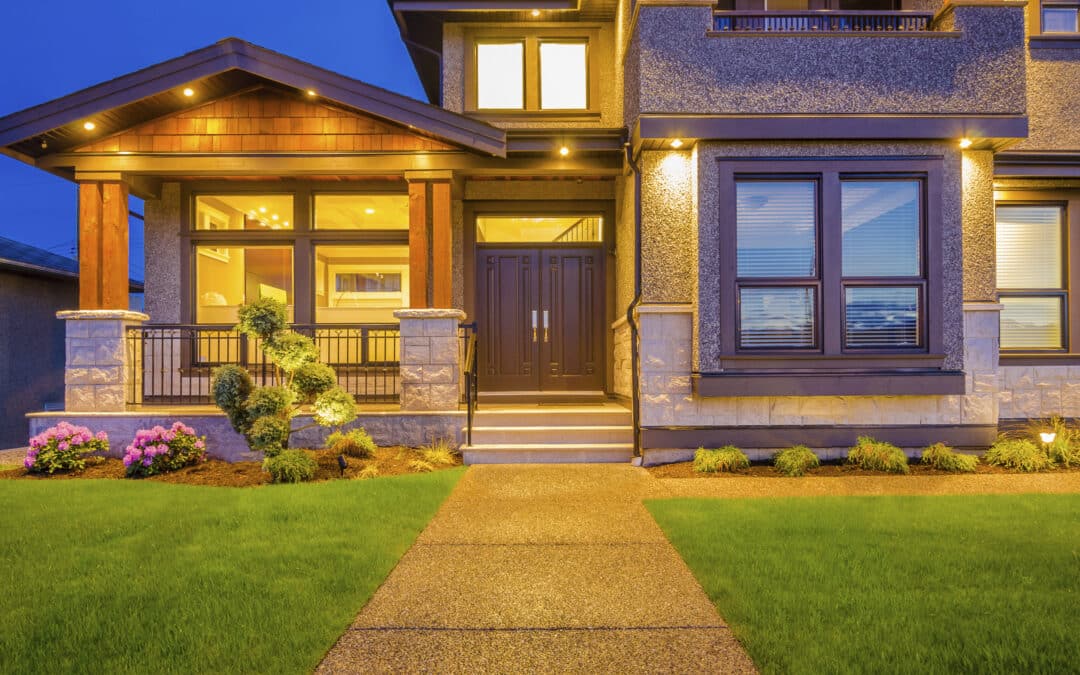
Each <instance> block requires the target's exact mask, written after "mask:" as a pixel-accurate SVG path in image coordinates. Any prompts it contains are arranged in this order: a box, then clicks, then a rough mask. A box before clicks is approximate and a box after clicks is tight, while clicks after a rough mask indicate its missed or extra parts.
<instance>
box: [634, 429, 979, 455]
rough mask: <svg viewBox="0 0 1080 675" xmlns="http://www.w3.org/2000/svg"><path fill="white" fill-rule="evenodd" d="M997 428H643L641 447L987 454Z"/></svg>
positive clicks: (656, 448)
mask: <svg viewBox="0 0 1080 675" xmlns="http://www.w3.org/2000/svg"><path fill="white" fill-rule="evenodd" d="M997 431H998V430H997V426H996V425H959V424H956V425H953V424H941V425H932V424H923V425H914V426H906V425H896V426H833V425H827V426H816V425H813V426H804V425H792V426H746V427H736V426H722V427H721V426H717V427H642V428H641V446H642V449H643V450H647V449H655V450H662V449H679V448H700V447H706V448H717V447H720V446H724V445H735V446H737V447H740V448H777V449H779V448H786V447H790V446H792V445H806V446H809V447H811V448H846V447H850V446H852V445H854V444H855V441H856V439H857V438H858V437H859V436H871V437H873V438H876V439H878V440H882V441H887V442H889V443H893V444H895V445H898V446H900V447H907V448H911V447H925V446H927V445H930V444H932V443H947V444H948V445H951V446H954V447H960V448H985V447H987V446H989V445H990V444H991V443H993V442H994V440H995V439H996V438H997Z"/></svg>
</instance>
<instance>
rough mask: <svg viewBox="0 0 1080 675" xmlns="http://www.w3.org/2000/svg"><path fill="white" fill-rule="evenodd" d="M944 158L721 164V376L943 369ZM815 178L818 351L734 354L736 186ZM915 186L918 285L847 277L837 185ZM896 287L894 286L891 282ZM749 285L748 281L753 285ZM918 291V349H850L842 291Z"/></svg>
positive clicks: (736, 161) (907, 281) (909, 281)
mask: <svg viewBox="0 0 1080 675" xmlns="http://www.w3.org/2000/svg"><path fill="white" fill-rule="evenodd" d="M942 163H943V162H942V159H940V158H937V157H934V158H907V157H904V158H895V159H893V158H867V159H859V158H842V159H836V158H823V159H821V160H815V159H811V160H808V159H805V158H792V159H783V158H780V159H756V158H750V159H731V158H720V159H719V160H718V164H719V167H718V168H719V175H718V177H719V188H720V194H719V198H720V214H719V216H720V218H719V230H718V232H719V238H718V239H719V242H718V243H719V249H720V250H719V252H718V253H719V256H720V258H719V259H720V268H719V269H720V274H719V282H720V283H719V290H720V302H719V305H720V314H719V318H720V326H721V331H720V337H719V341H718V342H719V350H718V352H719V363H718V364H716V365H717V366H718V367H719V369H720V370H721V371H726V370H739V369H755V370H760V369H798V370H803V369H841V370H843V369H864V370H865V369H874V368H900V367H903V368H940V367H941V366H942V364H943V362H944V360H945V355H944V310H943V308H942V299H943V269H942V264H943V262H942V221H941V184H942V171H943V169H942ZM815 175H816V176H818V177H819V178H818V180H819V190H820V194H819V201H818V214H817V219H818V228H819V229H818V242H817V245H818V247H819V252H818V255H819V258H818V273H819V280H820V290H819V293H820V296H819V298H818V312H819V317H818V325H817V327H816V329H817V330H819V331H821V339H820V342H819V348H818V349H815V350H806V349H784V348H773V349H769V350H762V349H741V348H739V346H738V345H739V338H738V331H739V313H738V298H737V295H736V293H737V289H738V288H739V285H740V284H741V283H742V282H743V280H742V279H740V278H739V277H738V276H737V271H736V270H737V262H736V203H735V185H736V181H737V180H739V179H742V178H751V179H757V178H760V177H762V176H770V177H776V178H779V179H783V178H785V177H793V178H802V179H805V178H806V177H807V176H815ZM883 179H884V180H891V179H896V180H912V179H917V180H920V181H921V199H920V209H919V211H920V232H919V235H920V236H919V247H920V251H919V253H920V270H919V271H920V274H921V277H920V278H919V279H920V280H921V284H919V283H916V282H915V278H908V277H904V278H899V277H897V278H894V277H852V278H845V277H844V276H843V270H842V261H843V257H842V252H843V228H842V220H841V216H842V211H841V183H842V181H843V180H883ZM893 282H895V283H893ZM750 284H751V285H753V282H750ZM856 285H858V286H871V287H889V286H905V287H906V286H913V285H921V295H920V319H921V325H920V327H919V328H920V338H921V344H920V346H919V347H881V348H848V347H846V345H845V344H844V335H845V332H844V331H845V329H846V311H845V290H844V289H845V288H846V287H848V286H856Z"/></svg>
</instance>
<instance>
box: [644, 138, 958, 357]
mask: <svg viewBox="0 0 1080 675" xmlns="http://www.w3.org/2000/svg"><path fill="white" fill-rule="evenodd" d="M673 154H674V153H673ZM697 154H698V160H697V166H698V175H699V180H698V185H697V194H698V207H697V213H698V217H699V219H700V222H699V224H698V248H699V250H698V252H697V253H696V262H697V266H698V275H699V279H698V285H699V288H698V291H697V293H696V295H695V296H694V298H692V299H693V301H694V302H696V303H697V305H698V311H699V319H698V325H699V331H700V339H699V340H698V342H697V346H698V349H699V352H700V354H699V356H698V357H697V358H696V359H695V366H696V367H698V368H699V369H700V370H701V371H703V372H707V371H709V370H716V369H717V368H718V364H719V360H720V332H721V330H723V329H724V327H725V325H726V326H727V328H728V329H730V324H731V322H730V320H729V321H723V320H722V319H721V316H720V303H719V300H718V298H719V297H720V267H719V264H720V263H719V258H718V255H717V253H716V252H717V251H719V250H720V238H719V234H720V223H719V214H720V204H719V202H718V200H719V169H718V167H717V159H718V158H720V157H800V158H808V159H812V158H814V157H829V158H842V157H850V158H858V157H876V158H881V157H889V156H908V157H910V156H935V157H936V156H940V157H942V158H943V171H942V186H941V194H942V210H941V214H940V217H941V225H942V262H943V269H942V282H943V286H944V288H943V292H942V300H943V303H942V304H943V307H944V313H943V314H944V318H943V320H944V324H943V326H942V332H943V337H944V348H945V349H944V351H945V357H946V358H945V368H946V369H950V370H958V369H960V368H962V367H963V340H964V333H963V322H962V319H961V317H962V314H963V313H962V307H963V279H962V275H963V249H962V218H961V202H962V194H963V193H962V185H961V174H962V169H961V151H960V150H959V149H958V148H957V147H956V146H955V144H953V143H951V142H949V143H945V142H942V143H933V142H928V143H921V142H897V143H853V142H839V143H810V142H804V143H786V144H766V143H711V142H710V143H699V144H698V146H697ZM642 236H643V238H645V235H644V234H643V235H642ZM683 245H685V244H684V243H683V242H682V241H671V242H668V243H667V244H666V246H667V248H668V249H674V248H676V247H679V246H683ZM668 254H669V253H668V252H667V251H664V255H668Z"/></svg>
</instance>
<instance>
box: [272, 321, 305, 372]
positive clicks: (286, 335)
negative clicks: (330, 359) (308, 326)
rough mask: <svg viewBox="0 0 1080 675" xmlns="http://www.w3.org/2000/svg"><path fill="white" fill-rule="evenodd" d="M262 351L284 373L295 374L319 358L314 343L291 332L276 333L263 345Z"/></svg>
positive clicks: (303, 336)
mask: <svg viewBox="0 0 1080 675" xmlns="http://www.w3.org/2000/svg"><path fill="white" fill-rule="evenodd" d="M263 351H264V352H265V353H266V356H267V358H269V359H270V361H271V362H273V364H274V365H276V366H277V367H278V368H281V369H282V370H284V371H285V372H286V373H295V372H296V371H297V370H299V369H300V368H301V367H303V366H306V365H307V364H309V363H314V362H315V361H317V360H318V358H319V348H318V347H316V346H315V341H314V340H312V339H311V338H309V337H308V336H306V335H301V334H300V333H297V332H296V331H292V330H283V331H281V332H279V333H276V334H275V335H274V336H273V337H272V338H270V339H269V340H267V341H266V343H265V344H264V345H263Z"/></svg>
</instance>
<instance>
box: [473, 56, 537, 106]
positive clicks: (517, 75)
mask: <svg viewBox="0 0 1080 675" xmlns="http://www.w3.org/2000/svg"><path fill="white" fill-rule="evenodd" d="M476 105H477V107H478V108H484V109H492V110H520V109H522V108H524V107H525V45H524V44H523V43H521V42H508V43H486V44H478V45H476Z"/></svg>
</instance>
